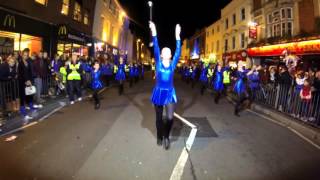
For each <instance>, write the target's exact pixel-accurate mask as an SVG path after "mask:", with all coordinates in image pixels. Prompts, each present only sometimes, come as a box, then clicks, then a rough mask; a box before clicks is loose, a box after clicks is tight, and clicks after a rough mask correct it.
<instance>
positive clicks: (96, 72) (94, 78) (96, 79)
mask: <svg viewBox="0 0 320 180" xmlns="http://www.w3.org/2000/svg"><path fill="white" fill-rule="evenodd" d="M101 75H102V71H101V69H100V64H99V62H98V61H94V64H93V68H91V89H92V90H93V95H92V97H93V99H94V108H95V109H99V108H100V99H99V94H98V93H99V91H100V90H101V89H102V88H103V84H102V82H101Z"/></svg>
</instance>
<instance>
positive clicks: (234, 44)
mask: <svg viewBox="0 0 320 180" xmlns="http://www.w3.org/2000/svg"><path fill="white" fill-rule="evenodd" d="M235 48H236V37H235V36H233V37H232V49H235Z"/></svg>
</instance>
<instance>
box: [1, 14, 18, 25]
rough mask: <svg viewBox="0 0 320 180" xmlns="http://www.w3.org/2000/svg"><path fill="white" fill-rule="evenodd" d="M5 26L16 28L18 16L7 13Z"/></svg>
mask: <svg viewBox="0 0 320 180" xmlns="http://www.w3.org/2000/svg"><path fill="white" fill-rule="evenodd" d="M3 26H4V27H12V28H16V17H15V16H13V15H10V14H7V15H6V16H5V18H4V20H3Z"/></svg>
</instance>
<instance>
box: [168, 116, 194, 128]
mask: <svg viewBox="0 0 320 180" xmlns="http://www.w3.org/2000/svg"><path fill="white" fill-rule="evenodd" d="M173 115H174V116H175V117H176V118H178V119H179V120H181V121H182V122H183V123H185V124H186V125H188V126H190V127H191V128H197V126H195V125H194V124H192V123H191V122H189V121H188V120H186V119H185V118H183V117H182V116H180V115H179V114H177V113H174V114H173Z"/></svg>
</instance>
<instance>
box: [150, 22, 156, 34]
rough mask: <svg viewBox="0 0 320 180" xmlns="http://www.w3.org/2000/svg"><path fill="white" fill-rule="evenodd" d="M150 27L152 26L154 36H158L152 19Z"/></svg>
mask: <svg viewBox="0 0 320 180" xmlns="http://www.w3.org/2000/svg"><path fill="white" fill-rule="evenodd" d="M149 27H150V30H151V34H152V36H157V30H156V25H155V24H154V23H153V22H152V21H149Z"/></svg>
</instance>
